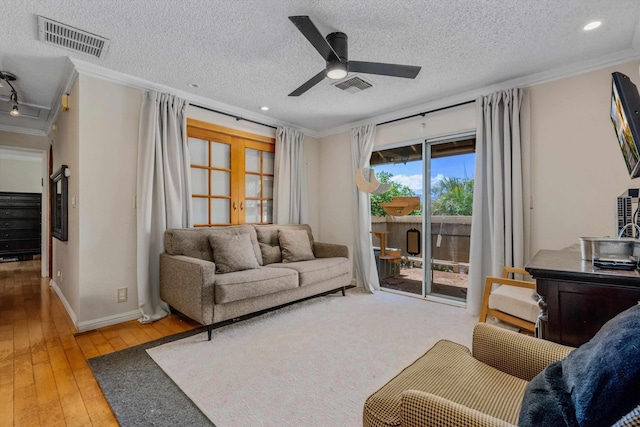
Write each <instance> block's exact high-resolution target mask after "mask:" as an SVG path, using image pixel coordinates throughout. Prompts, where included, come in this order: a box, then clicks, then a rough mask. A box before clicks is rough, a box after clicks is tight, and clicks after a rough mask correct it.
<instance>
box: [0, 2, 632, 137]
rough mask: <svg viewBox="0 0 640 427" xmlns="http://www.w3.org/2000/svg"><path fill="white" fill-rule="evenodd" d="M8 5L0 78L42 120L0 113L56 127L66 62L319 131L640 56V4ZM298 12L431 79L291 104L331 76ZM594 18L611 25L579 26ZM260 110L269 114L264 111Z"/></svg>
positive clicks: (1, 121)
mask: <svg viewBox="0 0 640 427" xmlns="http://www.w3.org/2000/svg"><path fill="white" fill-rule="evenodd" d="M11 3H12V4H11V7H10V8H5V9H4V11H3V13H2V14H1V15H0V28H2V30H1V31H2V37H0V70H4V71H10V72H13V73H15V74H16V75H18V78H19V80H18V81H17V82H16V85H15V86H16V88H17V89H18V93H19V96H20V101H21V102H22V103H24V104H25V111H26V110H27V109H28V106H27V105H26V104H32V105H34V106H35V107H32V108H33V109H34V111H32V114H31V115H32V116H38V117H39V118H38V119H36V118H31V117H23V118H18V119H16V118H14V117H11V116H9V115H8V114H6V113H0V128H2V127H4V128H7V126H9V127H11V126H13V127H18V128H26V129H34V130H44V131H46V130H47V120H52V117H50V113H49V110H48V109H46V108H40V107H49V108H52V107H53V109H52V110H51V111H52V113H51V114H53V112H55V107H56V106H57V102H58V95H59V93H60V91H61V90H63V87H64V84H65V82H66V80H67V79H68V75H69V73H70V71H71V69H72V66H71V62H70V61H69V60H68V58H67V56H69V57H72V58H77V59H80V60H82V61H84V62H85V63H88V64H95V65H97V66H99V67H103V68H104V69H107V70H112V71H116V72H118V73H124V74H126V75H129V76H132V77H134V78H137V79H143V80H145V81H148V82H152V83H154V84H157V85H163V86H167V87H170V88H174V89H175V90H176V91H180V92H181V93H187V94H191V95H192V96H193V99H196V100H203V99H206V100H211V101H212V104H211V105H222V106H223V107H224V106H225V105H226V106H229V110H230V111H234V112H237V111H246V112H247V114H249V115H250V117H252V118H256V117H258V118H263V119H264V121H267V122H271V123H288V124H291V125H293V126H296V127H299V128H301V129H303V130H308V131H311V132H312V133H315V134H327V133H329V132H331V131H332V130H335V129H340V128H344V127H345V126H348V125H349V124H353V123H356V122H361V121H363V120H366V119H369V118H372V117H390V116H393V112H397V111H400V110H402V111H408V110H411V108H413V107H415V108H419V107H418V106H423V105H429V104H430V103H433V102H436V101H438V100H441V101H443V100H452V99H456V97H457V98H462V97H463V96H465V95H463V94H467V95H468V94H469V93H473V91H474V90H478V89H480V88H488V87H491V86H495V85H499V84H501V83H504V82H510V81H513V82H516V83H517V82H519V81H524V80H525V79H526V78H527V77H529V78H531V76H534V77H536V78H537V79H538V80H544V79H549V78H554V77H555V76H560V75H567V74H570V73H572V72H574V71H575V70H586V69H589V68H593V67H598V66H604V65H608V64H612V63H616V62H618V63H619V62H623V61H628V60H633V59H637V58H639V57H640V1H638V0H562V1H558V0H535V1H534V0H525V1H513V0H451V1H442V0H401V1H392V0H378V1H366V0H363V1H346V0H323V1H311V0H306V1H305V0H270V1H265V0H258V1H253V0H216V1H205V0H200V1H189V0H185V1H180V2H177V1H168V0H167V1H160V0H158V1H152V0H136V1H130V0H112V1H108V0H94V1H86V0H75V1H74V0H47V1H29V0H26V1H20V2H11ZM37 15H42V16H45V17H47V18H51V19H53V20H56V21H59V22H62V23H65V24H68V25H71V26H74V27H77V28H80V29H82V30H85V31H88V32H91V33H94V34H97V35H100V36H102V37H105V38H108V39H110V40H111V44H110V46H109V49H108V51H107V52H106V55H104V57H103V58H101V59H96V58H92V57H89V56H87V55H83V54H79V53H74V52H70V51H67V50H64V49H62V48H58V47H54V46H50V45H46V44H43V43H41V42H40V41H39V40H38V37H37V18H36V16H37ZM290 15H309V16H310V17H311V19H312V20H313V22H314V23H315V24H316V26H317V27H318V29H319V30H320V32H322V33H323V35H325V34H327V33H329V32H332V31H342V32H345V33H346V34H347V35H348V37H349V58H350V59H353V60H359V61H375V62H389V63H399V64H409V65H419V66H421V67H422V71H421V72H420V74H419V75H418V77H417V78H416V79H415V80H408V79H400V78H391V77H384V76H377V75H364V77H365V78H366V79H367V80H369V81H370V82H372V83H373V84H374V87H372V88H370V89H367V90H366V91H363V92H360V93H356V94H350V93H347V92H344V91H341V90H339V89H336V88H335V87H333V86H331V85H330V83H329V82H330V81H329V80H328V79H325V81H323V82H322V83H321V84H319V85H317V86H316V87H314V88H312V89H311V90H309V91H308V92H306V93H305V94H303V95H302V96H301V97H299V98H292V97H288V96H287V95H288V94H289V93H290V92H291V91H292V90H293V89H295V88H297V87H298V86H299V85H301V84H302V83H304V82H305V81H306V80H308V79H309V78H311V77H312V76H313V75H315V74H316V73H318V72H319V71H321V70H322V69H323V68H324V61H323V59H322V58H321V57H320V55H319V54H318V53H317V52H316V51H315V50H314V48H313V47H312V46H311V45H310V43H309V42H308V41H307V40H306V39H305V38H304V37H303V36H302V35H301V34H300V33H299V32H298V30H297V29H296V27H295V26H294V25H293V24H291V22H290V21H289V20H288V19H287V17H288V16H290ZM594 19H597V20H600V21H602V22H603V25H602V26H601V27H600V28H599V29H597V30H595V31H591V32H585V31H583V30H582V27H583V26H584V25H585V24H586V23H588V22H589V21H591V20H594ZM632 79H633V77H632ZM635 80H636V81H637V83H639V84H640V79H638V76H635ZM189 83H198V84H199V85H200V87H199V88H197V89H193V88H190V87H189V86H188V84H189ZM8 95H9V92H8V91H7V89H6V88H0V111H8V110H9V109H10V105H9V104H8V103H7V102H3V100H6V99H7V98H8ZM459 100H464V99H459ZM443 102H444V101H443ZM205 103H206V102H205ZM262 105H267V106H269V107H270V110H269V111H267V112H265V113H263V112H260V111H259V107H260V106H262ZM49 125H50V123H49Z"/></svg>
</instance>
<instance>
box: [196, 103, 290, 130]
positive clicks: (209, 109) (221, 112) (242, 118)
mask: <svg viewBox="0 0 640 427" xmlns="http://www.w3.org/2000/svg"><path fill="white" fill-rule="evenodd" d="M189 105H192V106H194V107H198V108H202V109H203V110H207V111H211V112H213V113H218V114H223V115H225V116H229V117H233V118H234V119H236V120H237V121H240V120H244V121H245V122H250V123H255V124H257V125H260V126H266V127H268V128H271V129H278V128H277V127H276V126H271V125H267V124H264V123H260V122H256V121H255V120H251V119H245V118H244V117H240V116H236V115H235V114H229V113H225V112H224V111H218V110H214V109H213V108H209V107H203V106H202V105H198V104H191V103H189Z"/></svg>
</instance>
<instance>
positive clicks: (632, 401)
mask: <svg viewBox="0 0 640 427" xmlns="http://www.w3.org/2000/svg"><path fill="white" fill-rule="evenodd" d="M638 331H640V305H635V306H633V307H631V308H629V309H627V310H625V311H623V312H622V313H620V314H618V315H617V316H616V317H614V318H613V319H611V320H609V321H608V322H607V323H606V324H605V325H604V326H603V327H602V329H600V331H598V333H597V334H596V335H595V336H594V337H593V338H592V339H591V340H590V341H589V342H587V343H586V344H583V345H582V346H580V347H579V348H577V349H576V350H574V351H572V352H571V353H570V354H569V356H567V357H566V358H565V359H564V360H561V361H560V362H556V363H552V364H550V365H549V366H547V367H546V368H545V369H544V370H543V371H542V372H540V373H539V374H538V375H537V376H536V377H534V378H533V379H532V380H531V382H530V383H529V384H528V385H527V387H526V388H525V392H524V397H523V398H522V406H521V408H520V416H519V419H518V425H519V426H531V427H533V426H536V427H537V426H565V425H566V426H581V427H589V426H592V427H596V426H610V425H613V424H614V423H616V421H617V420H619V419H620V418H622V417H623V416H625V415H626V414H627V413H628V412H629V411H631V410H633V408H635V407H636V406H637V405H638V402H639V401H638V384H640V333H639V332H638Z"/></svg>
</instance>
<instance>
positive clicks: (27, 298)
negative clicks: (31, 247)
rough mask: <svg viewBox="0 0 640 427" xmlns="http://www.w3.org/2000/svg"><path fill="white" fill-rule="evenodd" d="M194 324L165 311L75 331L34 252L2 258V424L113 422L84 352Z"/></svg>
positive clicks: (129, 343)
mask: <svg viewBox="0 0 640 427" xmlns="http://www.w3.org/2000/svg"><path fill="white" fill-rule="evenodd" d="M198 326H200V325H199V324H198V323H195V322H192V321H190V320H188V319H184V318H181V317H178V316H175V315H170V316H168V317H166V318H164V319H162V320H160V321H157V322H155V323H152V324H147V325H142V324H140V323H138V321H136V320H133V321H130V322H126V323H121V324H118V325H114V326H108V327H105V328H101V329H98V330H95V331H90V332H85V333H81V334H78V333H76V331H75V328H74V326H73V324H72V322H71V319H70V318H69V316H68V314H67V312H66V311H65V309H64V307H63V306H62V303H61V301H60V299H59V298H58V296H57V295H56V293H55V292H54V291H53V289H52V288H50V287H49V279H48V278H42V277H40V261H39V260H35V261H22V262H8V263H0V426H11V425H15V426H23V425H24V426H47V427H49V426H65V425H66V426H91V425H93V426H110V425H114V426H117V425H118V422H117V421H116V419H115V416H114V415H113V412H112V411H111V408H110V407H109V404H108V403H107V401H106V399H105V398H104V395H103V394H102V391H101V390H100V387H99V386H98V383H97V381H96V379H95V377H94V376H93V373H92V372H91V369H90V368H89V365H88V363H87V359H88V358H91V357H95V356H99V355H103V354H107V353H111V352H114V351H117V350H121V349H123V348H127V347H132V346H135V345H137V344H141V343H144V342H148V341H152V340H155V339H157V338H162V337H164V336H167V335H172V334H175V333H178V332H183V331H186V330H190V329H193V328H195V327H198Z"/></svg>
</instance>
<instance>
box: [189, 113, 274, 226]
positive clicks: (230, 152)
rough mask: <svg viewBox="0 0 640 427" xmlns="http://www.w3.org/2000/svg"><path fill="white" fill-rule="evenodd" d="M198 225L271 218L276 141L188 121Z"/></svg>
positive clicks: (268, 219)
mask: <svg viewBox="0 0 640 427" xmlns="http://www.w3.org/2000/svg"><path fill="white" fill-rule="evenodd" d="M187 137H188V139H187V141H188V146H189V153H190V155H191V193H192V194H191V196H192V207H193V212H192V218H193V224H194V226H196V227H203V226H211V225H235V224H244V223H251V224H270V223H272V222H273V180H274V163H275V155H274V153H275V140H274V139H273V138H269V137H266V136H262V135H255V134H251V133H247V132H242V131H238V130H235V129H230V128H225V127H222V126H217V125H213V124H210V123H206V122H201V121H198V120H192V119H188V120H187Z"/></svg>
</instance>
